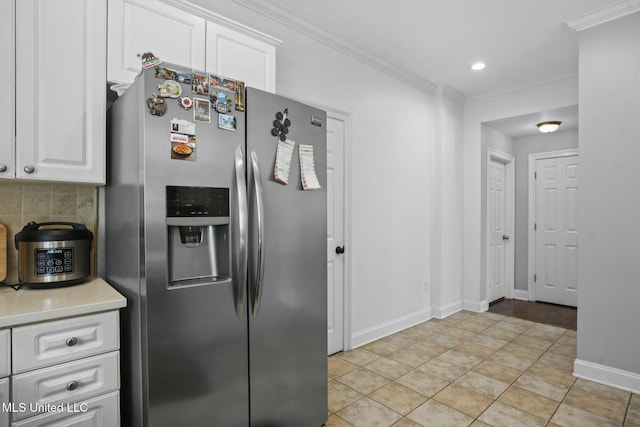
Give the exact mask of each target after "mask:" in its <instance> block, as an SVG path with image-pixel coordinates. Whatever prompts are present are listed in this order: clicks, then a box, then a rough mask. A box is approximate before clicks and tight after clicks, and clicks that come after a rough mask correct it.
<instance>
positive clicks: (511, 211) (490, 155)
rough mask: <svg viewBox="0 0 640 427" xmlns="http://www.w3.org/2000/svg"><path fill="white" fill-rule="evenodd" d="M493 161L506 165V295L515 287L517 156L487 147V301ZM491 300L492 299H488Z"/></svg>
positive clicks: (511, 292)
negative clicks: (490, 189) (490, 191)
mask: <svg viewBox="0 0 640 427" xmlns="http://www.w3.org/2000/svg"><path fill="white" fill-rule="evenodd" d="M492 161H497V162H500V163H503V164H504V165H505V178H506V181H505V208H506V211H507V212H506V216H505V230H506V232H507V235H509V236H510V238H509V240H508V241H507V244H506V248H505V264H504V269H505V271H504V275H505V280H504V297H505V298H507V299H512V298H513V295H514V292H515V289H514V286H515V283H514V280H515V267H516V259H515V222H516V205H515V183H516V167H515V166H516V162H515V157H514V156H513V155H511V154H509V153H505V152H503V151H500V150H498V149H495V148H493V147H489V148H487V171H486V175H487V176H486V181H487V182H486V186H487V188H486V217H487V223H486V224H485V236H486V238H485V240H486V244H485V248H484V249H485V262H486V264H487V273H486V276H487V277H485V288H486V290H487V301H488V298H489V294H488V291H489V281H488V274H489V256H488V252H489V221H490V220H491V219H490V217H489V209H490V208H489V164H490V163H491V162H492ZM488 302H491V301H488Z"/></svg>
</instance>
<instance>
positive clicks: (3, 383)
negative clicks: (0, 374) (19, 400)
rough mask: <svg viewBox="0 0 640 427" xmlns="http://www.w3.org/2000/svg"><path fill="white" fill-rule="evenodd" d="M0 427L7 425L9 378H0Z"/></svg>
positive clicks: (6, 426) (7, 426)
mask: <svg viewBox="0 0 640 427" xmlns="http://www.w3.org/2000/svg"><path fill="white" fill-rule="evenodd" d="M0 404H1V405H2V408H1V410H0V427H9V408H10V404H11V400H10V399H9V378H3V379H1V380H0Z"/></svg>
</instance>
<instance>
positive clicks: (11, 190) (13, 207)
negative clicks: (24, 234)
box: [0, 182, 98, 284]
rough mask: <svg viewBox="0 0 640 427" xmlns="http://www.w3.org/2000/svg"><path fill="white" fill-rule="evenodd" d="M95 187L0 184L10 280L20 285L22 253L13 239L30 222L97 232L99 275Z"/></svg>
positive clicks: (94, 256)
mask: <svg viewBox="0 0 640 427" xmlns="http://www.w3.org/2000/svg"><path fill="white" fill-rule="evenodd" d="M96 193H97V191H96V188H95V187H89V186H81V185H70V184H67V185H65V184H23V183H21V184H17V183H8V184H5V183H2V182H0V224H4V225H5V226H6V227H7V279H6V282H7V283H10V284H14V283H17V282H18V251H17V250H16V247H15V245H14V243H13V238H14V236H15V235H16V233H18V232H19V231H20V230H22V227H24V226H25V225H26V224H27V223H28V222H30V221H36V222H51V221H69V222H78V223H81V224H84V225H86V226H87V228H88V229H89V230H91V232H93V236H94V239H93V249H92V254H91V255H92V256H91V259H92V266H91V271H92V272H94V273H95V271H96V259H97V256H96V247H97V245H96V238H97V235H96V230H97V224H98V206H97V194H96Z"/></svg>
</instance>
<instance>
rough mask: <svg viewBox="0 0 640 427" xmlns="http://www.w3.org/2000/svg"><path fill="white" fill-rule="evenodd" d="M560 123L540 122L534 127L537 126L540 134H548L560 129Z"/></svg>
mask: <svg viewBox="0 0 640 427" xmlns="http://www.w3.org/2000/svg"><path fill="white" fill-rule="evenodd" d="M560 123H562V122H542V123H538V124H537V125H536V126H538V129H539V130H540V132H542V133H549V132H555V131H557V130H558V128H559V127H560Z"/></svg>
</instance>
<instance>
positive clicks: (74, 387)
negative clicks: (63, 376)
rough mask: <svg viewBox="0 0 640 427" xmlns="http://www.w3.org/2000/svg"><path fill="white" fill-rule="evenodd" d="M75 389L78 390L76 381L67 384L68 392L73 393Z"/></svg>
mask: <svg viewBox="0 0 640 427" xmlns="http://www.w3.org/2000/svg"><path fill="white" fill-rule="evenodd" d="M77 388H78V381H71V382H70V383H69V384H67V390H69V391H73V390H75V389H77Z"/></svg>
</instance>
